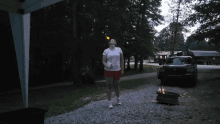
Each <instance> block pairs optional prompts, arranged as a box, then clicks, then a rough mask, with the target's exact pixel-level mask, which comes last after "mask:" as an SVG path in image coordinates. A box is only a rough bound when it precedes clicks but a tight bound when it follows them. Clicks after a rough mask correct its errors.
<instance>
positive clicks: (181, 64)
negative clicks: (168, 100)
mask: <svg viewBox="0 0 220 124" xmlns="http://www.w3.org/2000/svg"><path fill="white" fill-rule="evenodd" d="M157 78H158V79H160V80H161V85H164V84H166V83H167V82H168V79H175V80H183V79H184V80H185V79H186V80H188V81H190V82H191V84H192V85H193V86H196V85H197V82H198V69H197V64H196V63H195V61H194V60H193V59H192V57H191V56H174V57H169V58H167V59H166V61H165V64H164V65H162V66H161V67H158V68H157Z"/></svg>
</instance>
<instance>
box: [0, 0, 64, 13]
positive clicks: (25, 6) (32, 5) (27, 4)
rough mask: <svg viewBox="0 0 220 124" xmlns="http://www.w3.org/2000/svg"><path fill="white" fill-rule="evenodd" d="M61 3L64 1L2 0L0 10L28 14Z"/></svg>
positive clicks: (0, 0)
mask: <svg viewBox="0 0 220 124" xmlns="http://www.w3.org/2000/svg"><path fill="white" fill-rule="evenodd" d="M20 1H24V2H20ZM60 1H63V0H0V9H1V10H5V11H7V12H11V13H16V14H27V13H31V12H33V11H36V10H39V9H41V8H43V7H46V6H50V5H52V4H55V3H58V2H60Z"/></svg>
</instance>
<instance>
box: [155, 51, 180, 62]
mask: <svg viewBox="0 0 220 124" xmlns="http://www.w3.org/2000/svg"><path fill="white" fill-rule="evenodd" d="M180 52H182V51H174V55H177V54H178V53H180ZM169 56H171V52H170V51H158V52H156V53H154V62H159V61H160V60H163V61H165V60H166V58H167V57H169Z"/></svg>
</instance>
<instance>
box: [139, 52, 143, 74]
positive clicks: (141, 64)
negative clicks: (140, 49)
mask: <svg viewBox="0 0 220 124" xmlns="http://www.w3.org/2000/svg"><path fill="white" fill-rule="evenodd" d="M143 70H144V68H143V55H142V53H141V54H140V66H139V71H143Z"/></svg>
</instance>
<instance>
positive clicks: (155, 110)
mask: <svg viewBox="0 0 220 124" xmlns="http://www.w3.org/2000/svg"><path fill="white" fill-rule="evenodd" d="M157 89H158V86H152V85H151V86H148V87H146V89H141V90H138V91H134V92H131V93H126V94H123V95H121V101H122V104H121V105H116V99H115V98H116V97H115V98H114V99H112V100H113V106H114V108H113V109H108V108H107V100H101V101H97V102H91V103H90V104H88V105H86V106H84V107H82V108H79V109H77V110H75V111H73V112H71V113H66V114H62V115H59V116H56V117H51V118H48V119H46V120H45V124H52V123H53V124H61V123H62V124H69V123H70V124H97V123H100V124H110V123H111V124H113V123H116V124H117V123H119V124H129V123H130V124H137V123H138V124H146V123H150V124H155V123H158V124H159V123H161V122H163V121H167V120H166V119H171V118H172V119H179V118H181V117H183V116H182V115H183V114H184V113H183V112H184V111H187V110H188V109H189V108H188V107H187V106H186V105H184V104H182V105H179V106H170V107H169V106H167V105H161V104H158V103H154V102H152V100H154V99H156V96H157V94H156V93H155V91H156V90H157ZM166 89H167V88H166ZM167 90H169V91H171V92H172V91H173V92H184V91H183V90H181V89H180V88H170V89H167ZM186 100H188V101H190V100H193V99H192V98H191V99H190V98H187V99H184V98H179V101H180V102H182V103H186ZM188 116H189V115H188Z"/></svg>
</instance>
